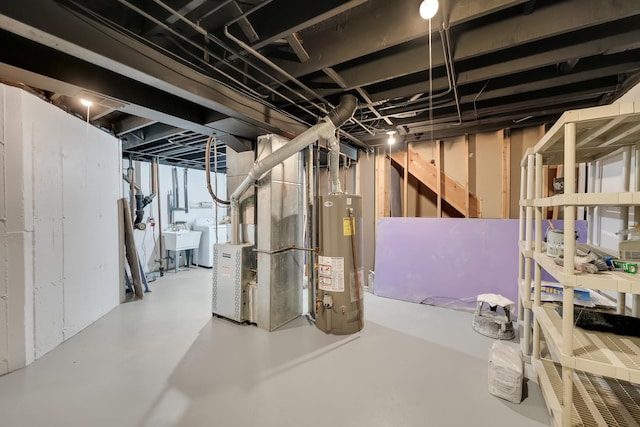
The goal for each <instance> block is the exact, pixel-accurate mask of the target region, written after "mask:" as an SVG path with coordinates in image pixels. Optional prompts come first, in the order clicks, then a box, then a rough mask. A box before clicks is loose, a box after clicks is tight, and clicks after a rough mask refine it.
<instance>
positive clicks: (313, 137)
mask: <svg viewBox="0 0 640 427" xmlns="http://www.w3.org/2000/svg"><path fill="white" fill-rule="evenodd" d="M356 105H357V100H356V97H355V96H353V95H345V96H343V97H342V98H340V104H339V105H338V106H337V107H336V108H335V109H334V110H332V111H330V112H329V113H328V114H327V115H326V116H325V117H323V118H322V119H320V122H319V123H318V124H316V125H314V126H312V127H310V128H309V129H307V130H306V131H304V132H303V133H301V134H300V135H298V136H297V137H296V138H294V139H293V140H291V141H290V142H289V143H288V144H286V145H284V146H283V147H282V148H280V149H278V150H277V151H275V152H274V153H272V154H271V155H269V156H267V157H265V158H264V159H262V160H257V161H256V162H255V163H254V164H253V167H252V168H251V170H250V171H249V174H248V175H247V177H246V178H245V179H244V181H242V182H241V183H240V185H239V186H238V188H236V190H235V191H234V192H233V193H232V194H231V197H230V202H231V244H234V245H237V244H239V243H240V236H239V234H240V233H239V230H240V214H239V200H240V196H242V194H243V193H244V192H245V191H246V190H247V188H249V186H251V185H252V184H253V183H254V182H255V181H256V180H257V179H260V177H261V176H262V175H264V174H265V173H266V172H268V171H270V170H271V169H273V168H274V167H275V166H276V165H277V164H279V163H281V162H282V161H284V160H286V159H287V158H289V157H291V156H292V155H294V154H295V153H297V152H298V151H300V150H302V149H303V148H305V147H306V146H308V145H309V144H311V143H313V142H315V141H317V140H318V139H326V140H328V141H330V142H331V140H332V139H333V140H334V141H335V145H336V146H337V140H336V138H335V131H336V128H337V127H338V126H340V125H341V124H342V123H344V122H345V121H346V120H348V119H349V118H351V116H353V113H354V112H355V110H356ZM336 164H337V162H336ZM336 173H337V172H336Z"/></svg>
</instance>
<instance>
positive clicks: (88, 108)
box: [80, 98, 93, 135]
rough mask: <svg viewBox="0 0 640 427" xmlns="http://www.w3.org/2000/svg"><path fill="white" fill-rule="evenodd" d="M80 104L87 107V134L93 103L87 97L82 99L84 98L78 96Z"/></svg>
mask: <svg viewBox="0 0 640 427" xmlns="http://www.w3.org/2000/svg"><path fill="white" fill-rule="evenodd" d="M80 104H82V105H84V106H85V107H87V128H86V131H87V135H89V115H90V114H91V106H92V105H93V102H91V101H89V100H88V99H84V98H80Z"/></svg>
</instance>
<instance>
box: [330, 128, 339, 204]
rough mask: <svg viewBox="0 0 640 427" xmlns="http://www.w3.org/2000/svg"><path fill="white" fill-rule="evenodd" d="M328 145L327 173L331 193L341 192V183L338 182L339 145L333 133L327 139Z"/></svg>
mask: <svg viewBox="0 0 640 427" xmlns="http://www.w3.org/2000/svg"><path fill="white" fill-rule="evenodd" d="M327 143H328V146H329V174H330V175H331V194H342V185H341V184H340V177H339V174H338V172H339V171H340V146H339V144H338V140H337V139H336V137H335V135H331V137H330V138H329V139H328V140H327Z"/></svg>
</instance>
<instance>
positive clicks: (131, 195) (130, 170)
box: [127, 156, 136, 222]
mask: <svg viewBox="0 0 640 427" xmlns="http://www.w3.org/2000/svg"><path fill="white" fill-rule="evenodd" d="M133 174H134V170H133V157H132V156H129V167H128V168H127V175H128V176H129V210H130V213H131V221H132V222H133V219H134V215H135V187H136V182H135V177H134V176H133Z"/></svg>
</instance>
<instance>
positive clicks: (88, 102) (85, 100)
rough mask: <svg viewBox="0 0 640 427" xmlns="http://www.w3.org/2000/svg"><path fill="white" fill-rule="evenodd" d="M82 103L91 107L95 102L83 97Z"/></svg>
mask: <svg viewBox="0 0 640 427" xmlns="http://www.w3.org/2000/svg"><path fill="white" fill-rule="evenodd" d="M80 104H82V105H84V106H85V107H91V106H92V105H93V102H91V101H89V100H88V99H84V98H83V99H81V100H80Z"/></svg>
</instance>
